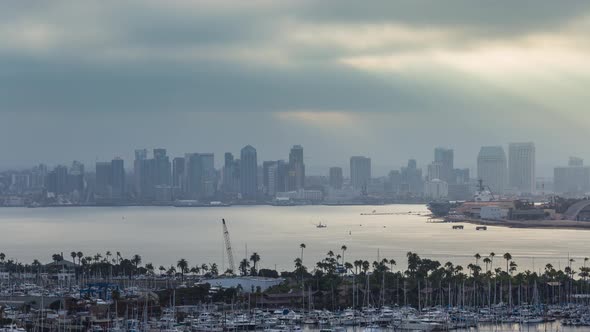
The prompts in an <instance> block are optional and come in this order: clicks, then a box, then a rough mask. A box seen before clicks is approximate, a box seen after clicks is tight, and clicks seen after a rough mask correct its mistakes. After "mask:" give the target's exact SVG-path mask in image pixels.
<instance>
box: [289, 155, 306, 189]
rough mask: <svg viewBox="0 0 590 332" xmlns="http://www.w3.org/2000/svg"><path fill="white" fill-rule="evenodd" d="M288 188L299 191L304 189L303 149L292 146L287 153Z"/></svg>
mask: <svg viewBox="0 0 590 332" xmlns="http://www.w3.org/2000/svg"><path fill="white" fill-rule="evenodd" d="M288 184H289V188H288V190H291V191H292V190H299V189H303V188H304V187H305V163H304V162H303V147H302V146H301V145H294V146H293V147H292V148H291V152H290V153H289V179H288Z"/></svg>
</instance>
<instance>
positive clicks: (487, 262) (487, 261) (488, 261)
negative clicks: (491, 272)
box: [483, 257, 492, 271]
mask: <svg viewBox="0 0 590 332" xmlns="http://www.w3.org/2000/svg"><path fill="white" fill-rule="evenodd" d="M483 262H484V263H485V264H486V271H488V266H489V264H490V263H491V262H492V260H491V259H490V258H489V257H486V258H484V259H483Z"/></svg>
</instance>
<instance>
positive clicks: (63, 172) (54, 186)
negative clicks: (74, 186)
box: [46, 165, 69, 195]
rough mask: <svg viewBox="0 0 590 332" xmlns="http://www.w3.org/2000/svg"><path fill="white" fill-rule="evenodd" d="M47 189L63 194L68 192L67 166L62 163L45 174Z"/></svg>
mask: <svg viewBox="0 0 590 332" xmlns="http://www.w3.org/2000/svg"><path fill="white" fill-rule="evenodd" d="M46 182H47V191H49V192H52V193H54V194H58V195H63V194H67V193H69V190H68V189H69V188H68V168H67V167H66V166H63V165H59V166H56V167H55V168H54V169H53V170H52V171H51V172H49V173H48V174H47V180H46Z"/></svg>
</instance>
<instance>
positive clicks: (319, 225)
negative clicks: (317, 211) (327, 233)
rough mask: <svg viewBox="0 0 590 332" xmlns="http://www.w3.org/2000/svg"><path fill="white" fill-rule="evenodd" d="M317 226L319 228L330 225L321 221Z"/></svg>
mask: <svg viewBox="0 0 590 332" xmlns="http://www.w3.org/2000/svg"><path fill="white" fill-rule="evenodd" d="M315 227H317V228H326V227H328V225H326V224H322V222H321V221H320V223H319V224H317V225H315Z"/></svg>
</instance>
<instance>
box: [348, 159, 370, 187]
mask: <svg viewBox="0 0 590 332" xmlns="http://www.w3.org/2000/svg"><path fill="white" fill-rule="evenodd" d="M350 182H351V183H352V187H353V188H355V189H366V188H367V186H368V185H369V182H371V158H367V157H362V156H354V157H350Z"/></svg>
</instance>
